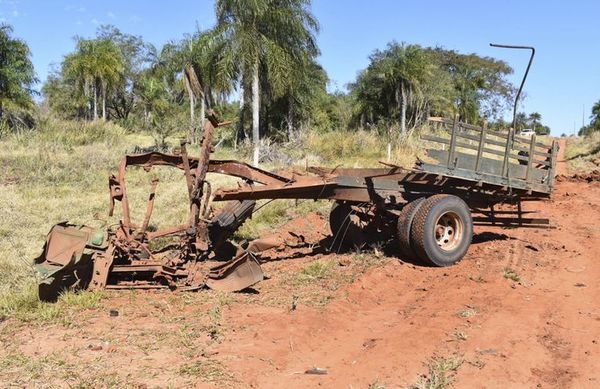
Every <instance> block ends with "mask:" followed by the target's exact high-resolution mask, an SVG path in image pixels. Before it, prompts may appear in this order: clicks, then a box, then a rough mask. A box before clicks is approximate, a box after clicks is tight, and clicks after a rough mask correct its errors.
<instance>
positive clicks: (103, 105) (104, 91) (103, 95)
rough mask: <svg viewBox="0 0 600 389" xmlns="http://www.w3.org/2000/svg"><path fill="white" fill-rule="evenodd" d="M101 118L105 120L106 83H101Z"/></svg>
mask: <svg viewBox="0 0 600 389" xmlns="http://www.w3.org/2000/svg"><path fill="white" fill-rule="evenodd" d="M102 120H103V121H106V85H102Z"/></svg>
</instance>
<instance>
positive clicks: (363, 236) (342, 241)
mask: <svg viewBox="0 0 600 389" xmlns="http://www.w3.org/2000/svg"><path fill="white" fill-rule="evenodd" d="M329 227H330V228H331V234H332V235H333V243H332V248H333V249H334V251H337V250H339V249H348V248H355V247H358V248H361V247H363V246H365V245H366V244H367V243H369V239H368V234H367V233H366V232H365V231H364V228H365V227H366V223H364V222H362V221H361V220H360V218H359V216H358V214H357V212H356V211H355V210H353V209H352V207H351V205H350V204H348V203H342V202H338V201H336V202H335V203H333V205H332V206H331V211H330V213H329Z"/></svg>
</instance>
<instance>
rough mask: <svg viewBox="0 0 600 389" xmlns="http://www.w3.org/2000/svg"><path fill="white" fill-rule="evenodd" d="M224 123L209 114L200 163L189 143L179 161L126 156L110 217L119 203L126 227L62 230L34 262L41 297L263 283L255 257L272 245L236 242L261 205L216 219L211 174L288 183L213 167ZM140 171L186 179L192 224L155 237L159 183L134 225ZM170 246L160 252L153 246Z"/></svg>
mask: <svg viewBox="0 0 600 389" xmlns="http://www.w3.org/2000/svg"><path fill="white" fill-rule="evenodd" d="M219 125H223V123H219V122H218V120H217V118H216V116H215V115H214V114H213V113H209V115H208V118H207V120H206V121H205V125H204V134H203V139H202V141H201V147H200V155H199V157H197V158H194V157H190V156H188V154H187V149H186V144H187V142H186V141H182V143H181V147H180V149H179V150H178V151H177V152H175V153H172V154H166V153H158V152H150V153H142V154H132V155H126V156H125V157H124V158H123V159H122V160H121V162H120V164H119V171H118V174H117V175H116V176H115V175H112V176H110V177H109V196H110V197H109V199H110V204H109V215H110V216H112V215H113V213H114V209H115V205H116V203H117V202H119V203H120V204H121V220H120V221H119V223H118V224H117V225H114V226H110V227H108V228H106V229H94V228H92V227H89V226H85V225H74V224H70V223H68V222H61V223H59V224H57V225H55V226H54V227H52V229H51V230H50V233H49V234H48V236H47V238H46V243H45V245H44V248H43V252H42V254H41V255H40V256H39V257H38V258H36V259H35V260H34V266H35V269H36V270H37V272H38V274H39V276H40V281H39V296H40V298H41V299H42V300H47V301H53V300H55V299H56V298H57V297H58V295H59V293H60V292H61V291H63V290H65V289H67V288H72V289H76V288H83V289H129V288H145V289H154V288H169V289H182V290H197V289H201V288H203V287H210V288H212V289H217V290H223V291H236V290H241V289H244V288H247V287H249V286H251V285H253V284H255V283H256V282H258V281H260V280H262V279H263V273H262V271H261V269H260V266H259V265H258V262H257V260H256V258H255V253H256V252H258V251H260V250H265V249H268V248H270V247H272V246H273V244H271V243H270V242H268V241H266V242H257V243H256V244H250V245H245V246H246V247H241V246H232V244H231V243H230V242H229V240H228V239H229V238H230V237H231V236H232V235H233V233H234V232H235V231H236V230H237V229H238V228H239V227H240V226H241V225H242V224H243V223H244V221H245V220H246V219H247V218H248V217H250V216H251V215H252V212H253V210H254V207H255V201H254V200H245V201H237V200H236V201H231V202H229V203H228V204H226V205H225V206H224V207H222V208H220V209H219V210H218V211H217V212H216V213H215V212H213V209H212V207H211V206H210V203H211V199H212V189H211V186H210V183H209V182H208V181H207V180H206V174H207V173H209V172H214V173H221V174H226V175H230V176H233V177H238V178H241V179H243V180H244V185H245V186H248V187H250V186H252V185H254V184H255V183H259V184H269V183H273V182H281V181H282V180H285V178H284V177H281V176H278V175H276V174H273V173H269V172H266V171H263V170H261V169H258V168H254V167H251V166H250V165H248V164H245V163H243V162H237V161H210V159H209V156H210V153H211V152H212V139H213V134H214V130H215V128H217V127H218V126H219ZM131 166H138V167H142V168H143V169H144V170H146V171H150V170H151V169H152V167H153V166H170V167H174V168H177V169H180V170H182V171H183V175H184V177H185V180H186V186H187V191H188V198H189V218H188V222H187V223H186V224H182V225H176V226H170V227H167V228H165V229H161V230H157V231H150V229H149V225H150V220H151V217H152V211H153V205H154V199H155V196H156V190H157V185H158V182H157V181H156V180H154V181H152V182H151V183H150V190H149V194H148V199H147V204H146V210H145V214H144V218H143V220H142V221H141V223H135V222H134V221H132V220H131V217H130V209H129V201H128V198H127V188H126V183H125V172H126V170H127V168H128V167H131ZM158 239H162V240H163V241H164V240H165V239H167V240H168V244H166V245H162V247H160V248H158V249H156V248H154V247H153V245H152V242H154V241H156V240H158Z"/></svg>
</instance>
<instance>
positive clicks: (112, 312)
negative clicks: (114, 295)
mask: <svg viewBox="0 0 600 389" xmlns="http://www.w3.org/2000/svg"><path fill="white" fill-rule="evenodd" d="M109 314H110V317H117V316H119V311H117V310H116V309H111V310H110V312H109Z"/></svg>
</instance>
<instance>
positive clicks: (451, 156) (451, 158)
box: [446, 115, 459, 169]
mask: <svg viewBox="0 0 600 389" xmlns="http://www.w3.org/2000/svg"><path fill="white" fill-rule="evenodd" d="M458 124H459V123H458V115H455V116H454V123H453V124H452V133H451V134H450V147H449V148H448V163H447V164H446V165H447V166H448V168H449V169H454V168H455V167H456V163H455V161H454V150H455V149H456V136H457V132H458Z"/></svg>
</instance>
